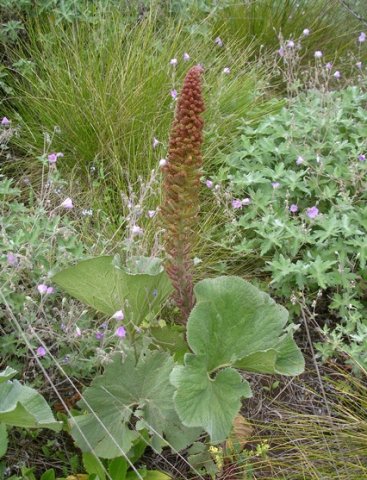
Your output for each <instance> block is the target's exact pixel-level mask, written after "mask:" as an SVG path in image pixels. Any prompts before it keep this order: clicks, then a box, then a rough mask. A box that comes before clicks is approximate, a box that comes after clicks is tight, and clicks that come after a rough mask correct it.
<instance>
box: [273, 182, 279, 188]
mask: <svg viewBox="0 0 367 480" xmlns="http://www.w3.org/2000/svg"><path fill="white" fill-rule="evenodd" d="M271 186H272V187H273V188H279V187H280V183H279V182H271Z"/></svg>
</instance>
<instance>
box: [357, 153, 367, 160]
mask: <svg viewBox="0 0 367 480" xmlns="http://www.w3.org/2000/svg"><path fill="white" fill-rule="evenodd" d="M358 160H359V161H360V162H365V161H366V155H364V154H363V153H361V154H360V155H358Z"/></svg>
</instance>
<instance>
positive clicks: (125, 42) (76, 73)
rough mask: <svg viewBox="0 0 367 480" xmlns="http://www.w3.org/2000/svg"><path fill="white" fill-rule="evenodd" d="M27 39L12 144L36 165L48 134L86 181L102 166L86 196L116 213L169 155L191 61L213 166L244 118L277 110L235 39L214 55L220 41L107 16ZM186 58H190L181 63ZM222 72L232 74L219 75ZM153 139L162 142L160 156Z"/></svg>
mask: <svg viewBox="0 0 367 480" xmlns="http://www.w3.org/2000/svg"><path fill="white" fill-rule="evenodd" d="M28 33H29V42H28V45H27V47H26V46H24V49H23V50H22V52H21V53H19V52H18V54H20V55H29V57H30V58H31V59H32V61H33V62H34V63H35V67H34V71H33V74H30V75H27V76H21V77H19V76H18V77H14V89H15V94H14V97H13V98H12V99H11V100H10V101H11V105H12V108H13V109H14V110H15V111H16V112H17V114H18V115H19V123H20V125H21V127H22V131H21V135H20V136H19V137H18V138H16V139H15V140H16V141H15V144H16V146H17V147H18V148H19V149H20V150H21V152H23V154H26V155H29V158H30V157H31V156H35V155H39V154H40V153H41V152H42V151H43V149H44V134H45V132H47V133H48V134H49V135H52V136H53V142H52V147H50V148H52V151H54V150H55V151H62V152H64V154H65V157H64V159H63V162H59V163H60V166H61V167H62V165H63V166H64V169H63V170H64V171H65V170H68V171H70V170H72V169H76V170H77V172H78V176H79V178H80V179H81V180H82V181H84V180H85V179H86V178H87V177H91V175H90V169H91V167H92V168H95V169H96V172H98V174H99V179H98V181H97V182H93V181H91V184H89V185H88V184H87V185H88V189H89V192H91V190H93V188H91V187H93V186H94V187H96V190H95V191H93V192H92V197H93V201H94V202H96V203H97V204H99V205H102V206H103V208H104V209H106V210H108V212H109V213H110V214H111V215H112V216H115V215H116V214H117V211H118V210H119V209H120V208H121V205H120V202H119V190H120V189H121V188H124V186H126V183H127V181H129V182H131V183H134V182H136V181H137V180H138V178H139V176H143V177H144V176H146V175H148V174H149V172H150V170H151V169H152V167H153V166H156V165H157V162H158V161H159V159H160V158H163V157H164V156H165V155H166V147H167V142H168V135H169V128H170V123H171V120H172V118H173V111H174V106H175V102H174V101H173V99H172V98H171V96H170V91H171V90H172V89H177V90H179V88H180V86H181V80H182V78H183V76H184V74H185V72H186V71H187V69H188V68H189V67H190V66H191V65H192V64H196V63H201V64H203V65H204V67H205V69H206V74H205V83H206V84H205V90H206V94H205V97H206V100H207V112H208V114H207V117H206V135H205V138H206V145H205V152H204V155H205V161H206V165H207V166H208V167H210V166H212V165H214V164H215V163H216V162H219V161H220V155H221V152H222V151H223V150H225V149H226V148H228V147H229V145H230V143H231V139H233V138H234V136H235V135H236V127H237V126H238V125H239V124H240V122H241V121H242V118H243V117H247V118H248V117H250V118H252V119H253V120H256V119H258V118H260V117H261V116H262V115H264V114H266V113H268V112H269V111H272V110H274V108H275V107H276V103H277V102H275V104H274V102H270V103H269V101H268V98H267V97H266V94H267V90H266V89H267V86H266V71H265V69H264V68H256V64H253V63H250V62H249V58H250V57H251V55H252V47H251V46H249V47H247V48H245V49H242V53H241V56H240V57H238V56H233V52H238V47H237V46H236V42H233V44H230V45H228V48H227V49H221V48H219V47H218V48H217V49H216V48H215V44H214V38H210V37H209V38H203V37H202V36H197V35H191V34H189V33H188V32H187V31H185V29H184V28H183V26H182V25H175V24H174V23H173V22H171V21H170V20H167V21H166V22H165V25H164V27H162V26H159V24H158V22H157V18H156V17H155V16H154V14H153V13H151V14H150V16H149V17H148V18H146V19H145V20H143V21H142V22H140V23H137V24H135V26H133V27H131V26H130V25H127V24H125V23H124V21H123V19H122V18H121V15H120V14H119V12H118V11H116V12H108V13H106V14H105V15H102V14H101V15H100V17H99V18H98V20H97V21H96V23H95V24H87V23H78V24H74V25H72V26H65V25H61V24H55V22H54V21H53V20H52V18H49V19H48V21H42V22H35V23H33V24H32V25H29V26H28ZM184 52H187V53H189V55H190V57H191V58H190V61H188V62H184V61H183V59H182V56H183V53H184ZM172 58H177V60H178V65H177V67H173V66H172V65H170V59H172ZM226 66H229V67H230V68H231V74H230V75H225V74H223V72H222V70H223V68H224V67H226ZM55 126H58V127H59V128H60V133H54V129H55ZM154 137H155V138H157V139H158V140H159V141H160V142H161V143H160V144H159V145H158V146H157V147H156V148H155V149H154V148H153V147H152V142H153V138H154ZM27 162H28V166H30V165H31V163H32V160H30V159H29V160H27ZM61 164H62V165H61ZM117 218H118V216H117Z"/></svg>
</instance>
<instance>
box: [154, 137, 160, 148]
mask: <svg viewBox="0 0 367 480" xmlns="http://www.w3.org/2000/svg"><path fill="white" fill-rule="evenodd" d="M160 143H161V142H160V141H159V140H157V139H156V138H155V137H154V138H153V148H157V147H158V145H159V144H160Z"/></svg>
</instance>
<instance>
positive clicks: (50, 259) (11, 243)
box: [0, 177, 109, 386]
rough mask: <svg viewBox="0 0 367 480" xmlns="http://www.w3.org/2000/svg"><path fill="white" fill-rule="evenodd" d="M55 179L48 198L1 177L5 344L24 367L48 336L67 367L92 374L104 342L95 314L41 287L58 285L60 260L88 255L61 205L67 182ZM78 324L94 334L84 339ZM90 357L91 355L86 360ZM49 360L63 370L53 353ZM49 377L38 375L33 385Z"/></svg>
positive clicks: (8, 357) (11, 360)
mask: <svg viewBox="0 0 367 480" xmlns="http://www.w3.org/2000/svg"><path fill="white" fill-rule="evenodd" d="M51 180H52V181H53V187H54V188H53V190H52V192H51V193H49V194H47V195H46V197H43V198H42V197H41V195H39V194H36V193H35V191H34V190H33V188H32V187H31V186H30V185H24V184H23V185H22V184H21V183H18V184H17V186H16V187H15V186H14V181H13V180H10V179H7V178H6V177H1V178H0V219H1V225H2V232H1V237H0V263H1V268H0V285H1V288H0V305H1V308H2V314H1V316H0V317H1V318H0V329H1V335H0V350H1V355H2V360H3V362H4V363H6V364H9V365H11V366H13V367H15V368H17V370H22V371H23V372H24V371H26V370H27V368H28V366H29V362H30V361H31V357H29V355H28V348H29V345H30V346H32V347H33V348H34V349H35V350H36V349H37V348H38V347H39V346H40V341H41V340H42V341H43V342H44V344H46V345H47V346H49V347H50V348H51V350H52V354H53V355H54V360H57V361H58V362H59V363H61V364H62V365H63V368H64V369H65V370H66V372H68V373H71V372H72V373H73V374H74V375H79V374H81V375H82V376H87V375H88V374H89V372H90V370H92V369H94V368H95V364H96V354H97V353H98V352H96V345H97V344H99V342H98V341H97V340H96V338H95V332H93V331H91V330H90V329H91V326H92V322H91V317H90V315H88V314H87V312H85V311H84V312H83V311H82V309H81V308H80V307H79V306H78V305H76V304H75V302H74V303H73V302H67V301H65V300H62V298H61V297H60V295H59V294H58V293H57V291H56V289H54V292H53V293H51V294H47V295H40V293H39V291H38V290H37V286H38V285H40V284H46V285H48V286H50V287H51V286H52V284H51V277H52V276H53V274H54V273H55V271H56V265H57V268H58V269H60V268H62V267H63V265H67V264H70V263H72V262H75V261H76V260H80V259H82V258H83V257H84V255H85V246H84V243H83V242H82V241H81V233H80V232H77V231H76V228H75V220H72V219H71V218H70V215H68V214H65V213H61V211H60V209H56V207H57V205H58V204H59V203H60V202H61V201H62V200H63V198H64V197H61V199H60V193H56V192H57V191H58V190H59V189H60V188H61V189H63V188H64V185H63V184H62V182H60V181H57V180H56V179H54V178H52V179H51ZM44 183H46V179H44ZM61 191H62V190H61ZM61 195H62V193H61ZM9 256H10V257H9ZM65 312H68V313H67V314H66V313H65ZM76 321H77V324H76ZM76 325H77V326H78V327H79V328H80V329H81V330H82V331H88V330H89V334H86V335H83V337H82V338H80V339H79V338H78V337H77V336H76V330H75V329H76ZM108 333H109V329H107V330H106V331H105V335H106V337H107V336H108ZM87 357H89V359H90V361H83V362H81V361H80V359H81V358H83V359H86V358H87ZM43 362H44V365H45V366H46V367H48V368H51V369H56V370H57V367H56V365H55V363H54V361H53V360H51V358H50V357H49V356H48V355H47V356H46V358H44V360H43ZM32 370H33V368H32ZM33 377H34V376H33V375H32V378H33ZM43 381H44V380H43V378H42V380H41V378H40V376H39V375H36V376H35V377H34V385H33V386H36V385H37V384H38V385H39V383H40V382H42V383H43Z"/></svg>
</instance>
